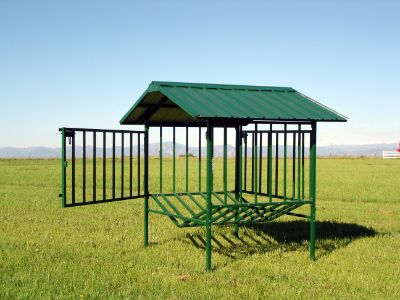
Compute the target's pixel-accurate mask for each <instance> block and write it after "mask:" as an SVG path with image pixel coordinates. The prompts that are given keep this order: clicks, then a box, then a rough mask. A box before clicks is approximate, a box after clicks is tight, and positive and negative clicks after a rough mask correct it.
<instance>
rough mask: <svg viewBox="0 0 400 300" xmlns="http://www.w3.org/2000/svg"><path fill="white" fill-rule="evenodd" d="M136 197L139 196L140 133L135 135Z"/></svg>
mask: <svg viewBox="0 0 400 300" xmlns="http://www.w3.org/2000/svg"><path fill="white" fill-rule="evenodd" d="M137 145H138V146H137V148H138V150H137V195H138V196H140V183H141V182H142V181H141V178H140V133H138V134H137Z"/></svg>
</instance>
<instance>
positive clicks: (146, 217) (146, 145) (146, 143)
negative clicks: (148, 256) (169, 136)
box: [143, 124, 149, 247]
mask: <svg viewBox="0 0 400 300" xmlns="http://www.w3.org/2000/svg"><path fill="white" fill-rule="evenodd" d="M143 151H144V183H143V186H144V194H145V197H144V207H143V210H144V211H143V224H144V225H143V231H144V233H143V238H144V246H145V247H147V246H148V245H149V126H148V125H147V124H146V125H145V127H144V149H143Z"/></svg>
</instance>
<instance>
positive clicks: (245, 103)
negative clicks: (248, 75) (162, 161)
mask: <svg viewBox="0 0 400 300" xmlns="http://www.w3.org/2000/svg"><path fill="white" fill-rule="evenodd" d="M157 105H159V106H157ZM167 112H168V113H167ZM146 118H147V119H148V121H149V122H164V123H168V122H178V123H179V122H181V123H202V124H205V121H204V119H205V118H212V119H215V118H220V119H221V118H236V119H245V120H251V119H260V120H279V121H281V120H290V121H300V120H302V121H310V120H315V121H346V118H345V117H344V116H342V115H340V114H339V113H337V112H335V111H333V110H332V109H329V108H328V107H326V106H324V105H322V104H320V103H318V102H316V101H315V100H313V99H311V98H309V97H307V96H305V95H303V94H301V93H299V92H298V91H296V90H294V89H293V88H288V87H270V86H246V85H220V84H202V83H178V82H160V81H153V82H152V83H151V84H150V85H149V87H148V89H147V90H146V91H145V92H144V94H143V95H142V96H141V97H140V98H139V99H138V101H137V102H136V103H135V104H134V105H133V107H132V108H131V109H130V110H129V111H128V112H127V113H126V114H125V116H124V117H123V118H122V119H121V121H120V123H121V124H143V123H144V122H145V120H146ZM201 119H203V120H201Z"/></svg>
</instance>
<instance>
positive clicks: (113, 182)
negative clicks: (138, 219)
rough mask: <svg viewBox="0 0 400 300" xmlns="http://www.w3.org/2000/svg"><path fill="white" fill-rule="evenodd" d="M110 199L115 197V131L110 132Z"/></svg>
mask: <svg viewBox="0 0 400 300" xmlns="http://www.w3.org/2000/svg"><path fill="white" fill-rule="evenodd" d="M112 199H115V132H114V131H113V133H112Z"/></svg>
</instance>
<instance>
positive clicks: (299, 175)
mask: <svg viewBox="0 0 400 300" xmlns="http://www.w3.org/2000/svg"><path fill="white" fill-rule="evenodd" d="M298 126H299V130H298V133H297V140H298V141H297V199H298V200H300V198H301V197H300V191H301V186H300V183H301V124H299V125H298Z"/></svg>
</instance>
